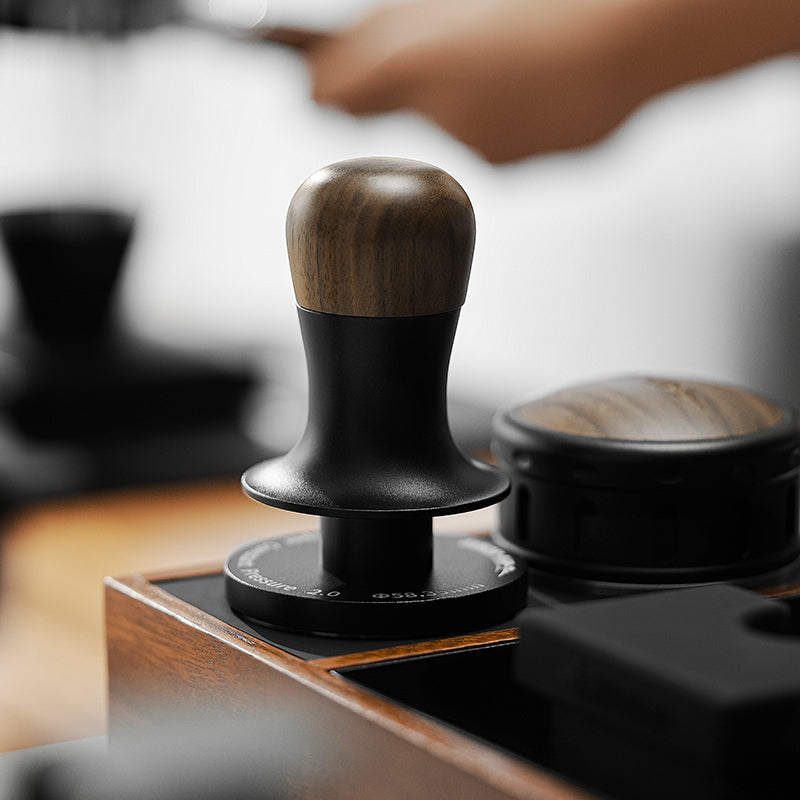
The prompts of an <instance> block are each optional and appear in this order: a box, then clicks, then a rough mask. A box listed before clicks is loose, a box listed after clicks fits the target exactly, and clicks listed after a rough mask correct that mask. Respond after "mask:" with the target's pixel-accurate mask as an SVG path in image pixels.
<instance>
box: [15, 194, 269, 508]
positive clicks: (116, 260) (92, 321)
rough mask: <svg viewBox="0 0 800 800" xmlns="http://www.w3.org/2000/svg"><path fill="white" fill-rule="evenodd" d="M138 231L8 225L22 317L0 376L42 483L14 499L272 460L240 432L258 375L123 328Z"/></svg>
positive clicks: (66, 213) (234, 469)
mask: <svg viewBox="0 0 800 800" xmlns="http://www.w3.org/2000/svg"><path fill="white" fill-rule="evenodd" d="M134 227H135V225H134V220H133V218H132V217H131V216H129V215H126V214H123V213H120V212H118V211H114V210H109V209H104V208H91V207H74V208H73V207H68V208H50V209H41V208H37V209H25V210H18V211H13V212H9V213H6V214H4V215H3V216H2V217H0V232H2V236H3V240H4V243H5V246H6V250H7V253H8V257H9V262H10V270H11V273H12V274H13V275H14V276H15V279H16V282H17V284H18V287H19V290H20V297H21V301H22V312H23V324H22V326H21V327H22V330H20V331H18V332H16V333H15V334H14V335H13V336H11V337H10V338H9V341H8V342H7V344H6V348H5V350H6V362H7V363H6V364H5V367H6V368H5V369H4V370H0V384H2V389H3V394H4V397H3V414H4V417H5V422H6V425H7V426H8V427H9V428H10V430H11V432H12V434H13V435H14V436H17V437H21V441H22V443H23V445H28V447H29V449H30V450H35V451H36V452H37V459H38V460H37V464H39V466H38V467H37V468H36V469H34V470H33V472H36V473H37V475H38V477H37V476H36V475H35V476H33V479H34V481H38V482H39V485H38V486H30V485H21V484H19V482H18V485H17V486H16V487H15V489H14V491H16V493H17V494H20V495H23V496H25V498H26V499H29V497H30V495H34V496H35V495H37V494H44V495H48V494H52V493H57V492H59V491H65V490H69V491H75V490H76V489H94V488H105V487H109V486H116V485H130V484H136V483H150V482H157V481H164V480H175V479H194V478H203V477H214V476H218V475H227V474H231V475H234V474H237V473H239V472H240V471H241V469H243V468H244V467H245V466H247V465H248V464H249V463H251V462H252V459H253V458H254V457H255V458H259V457H261V456H263V454H264V450H263V448H262V447H258V446H256V445H255V444H254V443H253V442H252V441H251V440H250V439H249V438H248V437H246V436H245V434H244V433H243V432H242V430H241V426H240V421H241V420H240V417H241V413H242V406H243V403H244V401H245V399H246V398H247V396H248V394H249V392H250V391H251V390H252V389H253V388H254V386H255V382H256V381H255V377H254V375H253V371H252V370H251V369H250V368H249V367H247V366H242V365H234V364H229V363H224V362H221V361H220V360H216V361H213V360H211V359H210V358H201V357H200V356H195V355H188V354H185V353H179V352H174V351H171V350H169V349H167V348H165V347H160V346H156V345H152V344H147V343H144V342H141V341H137V340H135V339H133V338H132V337H131V336H129V335H126V334H125V333H124V332H123V331H121V330H120V329H119V326H118V325H117V324H116V321H115V315H114V306H115V297H116V287H117V285H118V283H119V278H120V275H121V273H122V271H123V267H124V261H125V256H126V254H127V251H128V247H129V244H130V241H131V238H132V235H133V232H134ZM0 433H1V432H0ZM48 448H50V449H51V451H52V454H53V458H51V459H50V461H51V462H52V463H51V466H52V464H54V463H55V462H56V461H58V462H59V463H60V464H62V466H61V467H60V468H59V469H60V470H61V472H62V473H63V472H64V471H69V470H72V472H73V473H74V474H73V475H72V476H63V475H62V476H60V477H59V476H58V475H57V473H58V471H59V469H53V470H48V469H47V468H45V469H42V468H41V462H46V461H47V452H48ZM65 454H67V455H71V456H76V455H77V456H78V458H77V459H76V458H74V457H73V458H65ZM18 460H19V461H20V466H22V465H24V462H25V454H24V453H23V454H22V455H21V457H20V458H19V459H18ZM13 471H15V472H16V473H17V477H19V470H13ZM22 471H23V472H24V470H22ZM77 472H80V475H77V474H76V473H77ZM51 473H53V474H52V475H51ZM48 476H49V477H48ZM50 478H52V480H49V479H50ZM48 480H49V484H48ZM22 483H23V484H24V483H25V482H24V481H23V482H22ZM12 493H13V492H12Z"/></svg>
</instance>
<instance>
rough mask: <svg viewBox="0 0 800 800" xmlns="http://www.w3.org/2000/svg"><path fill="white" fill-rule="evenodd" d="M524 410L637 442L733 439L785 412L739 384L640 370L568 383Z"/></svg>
mask: <svg viewBox="0 0 800 800" xmlns="http://www.w3.org/2000/svg"><path fill="white" fill-rule="evenodd" d="M518 413H519V415H520V416H521V417H522V418H523V419H524V420H526V421H528V422H532V423H533V424H535V425H539V426H541V427H544V428H548V429H549V430H554V431H560V432H561V433H569V434H575V435H578V436H590V437H593V438H598V439H619V440H624V441H635V442H692V441H704V440H714V439H717V440H719V439H733V438H736V437H739V436H747V435H749V434H755V433H760V432H763V431H767V430H770V429H771V428H774V427H776V426H777V425H779V424H780V423H781V422H782V421H783V419H784V418H785V414H784V411H783V409H782V408H781V407H780V406H779V405H778V404H777V403H774V402H773V401H772V400H769V399H767V398H765V397H761V396H760V395H757V394H753V393H752V392H749V391H747V390H745V389H741V388H738V387H735V386H726V385H724V384H717V383H707V382H699V381H687V380H668V379H665V378H654V377H648V376H639V375H631V376H626V377H621V378H617V379H613V380H607V381H600V382H597V383H587V384H581V385H579V386H573V387H570V388H568V389H563V390H561V391H557V392H554V393H553V394H549V395H547V396H545V397H543V398H541V399H539V400H536V401H533V402H531V403H527V404H526V405H524V406H521V407H520V408H519V409H518Z"/></svg>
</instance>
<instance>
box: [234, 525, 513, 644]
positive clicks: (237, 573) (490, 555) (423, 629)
mask: <svg viewBox="0 0 800 800" xmlns="http://www.w3.org/2000/svg"><path fill="white" fill-rule="evenodd" d="M433 543H434V544H433V570H432V571H431V573H430V575H428V576H420V575H419V574H418V573H416V572H413V571H412V572H411V573H410V574H409V575H408V576H404V575H402V574H400V573H399V574H397V575H395V576H391V577H388V576H380V575H376V576H375V578H374V580H370V581H367V582H359V581H355V582H354V581H346V580H342V578H339V577H337V576H336V575H333V574H331V573H330V572H327V571H325V570H323V569H322V568H321V566H320V536H319V534H318V533H297V534H290V535H288V536H283V537H280V538H275V539H263V540H261V541H257V542H252V543H250V544H248V545H244V546H243V547H240V548H239V549H238V550H236V551H235V552H234V553H233V554H232V555H231V556H230V558H229V559H228V562H227V564H226V566H225V581H226V593H227V599H228V602H229V604H230V605H231V607H232V608H233V609H234V610H235V611H237V612H238V613H240V614H242V615H243V616H245V617H249V618H251V619H253V620H255V621H257V622H260V623H262V624H265V625H270V626H273V627H277V628H283V629H290V630H299V631H303V632H305V633H317V634H328V635H334V636H346V637H354V638H383V637H412V636H413V637H417V636H438V635H451V634H455V633H460V632H467V631H472V630H479V629H480V628H484V627H487V626H490V625H495V624H499V623H501V622H503V621H504V620H506V619H510V618H511V617H512V616H513V615H514V614H515V613H516V612H517V611H519V610H520V609H521V608H522V607H523V606H524V604H525V599H526V591H527V578H526V569H525V566H524V564H523V563H522V562H521V561H519V560H517V559H516V558H514V557H513V556H511V555H509V554H508V553H507V552H505V551H504V550H502V549H501V548H499V547H497V546H496V545H495V544H493V543H492V542H490V541H489V540H488V539H484V538H480V537H474V536H469V537H454V536H441V535H440V536H434V537H433Z"/></svg>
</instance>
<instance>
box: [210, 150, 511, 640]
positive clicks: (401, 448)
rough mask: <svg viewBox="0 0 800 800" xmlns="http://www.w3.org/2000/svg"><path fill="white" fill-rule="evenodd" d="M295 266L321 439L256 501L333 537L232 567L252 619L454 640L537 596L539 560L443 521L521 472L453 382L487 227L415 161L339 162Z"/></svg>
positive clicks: (306, 199) (268, 542) (267, 551)
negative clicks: (455, 426)
mask: <svg viewBox="0 0 800 800" xmlns="http://www.w3.org/2000/svg"><path fill="white" fill-rule="evenodd" d="M286 231H287V242H288V250H289V261H290V266H291V272H292V280H293V283H294V289H295V295H296V298H297V304H298V314H299V318H300V327H301V331H302V336H303V342H304V347H305V353H306V360H307V367H308V391H309V412H308V420H307V425H306V429H305V432H304V434H303V435H302V437H301V438H300V441H299V442H298V443H297V444H296V445H295V447H294V448H293V449H292V450H291V451H290V452H289V453H288V454H286V455H285V456H283V457H281V458H277V459H272V460H269V461H266V462H263V463H260V464H257V465H256V466H254V467H252V468H250V469H249V470H247V471H246V472H245V474H244V476H243V478H242V483H243V487H244V490H245V492H246V494H247V495H249V496H250V497H251V498H253V499H255V500H257V501H259V502H262V503H265V504H267V505H270V506H275V507H278V508H283V509H288V510H291V511H299V512H302V513H307V514H313V515H316V516H318V517H320V526H319V531H315V532H307V533H300V534H295V535H289V536H284V537H282V538H277V539H273V538H270V539H264V540H263V541H259V542H254V543H250V544H247V545H244V546H242V547H241V548H239V549H238V550H237V551H236V552H234V553H233V554H232V555H231V556H230V558H229V560H228V562H227V564H226V568H225V579H226V591H227V597H228V601H229V603H230V605H231V606H232V608H233V609H234V610H235V611H237V612H238V613H240V614H242V615H244V616H246V617H249V618H251V619H254V620H256V621H258V622H262V623H265V624H267V625H272V626H277V627H280V628H288V629H293V630H300V631H305V632H313V633H321V634H330V635H340V636H371V637H383V636H386V637H392V636H416V635H426V636H427V635H438V634H443V635H446V634H448V633H451V632H459V631H465V630H473V629H477V628H481V627H485V626H488V625H493V624H496V623H500V622H502V621H503V620H505V619H508V618H510V617H511V616H512V615H513V614H514V613H515V612H516V611H517V610H518V609H519V608H521V607H522V605H523V604H524V602H525V592H526V589H525V584H526V581H525V566H524V564H523V563H522V561H518V560H517V559H515V558H514V557H513V556H511V555H509V554H508V553H507V552H506V551H504V550H503V549H502V548H500V547H498V546H497V545H495V544H493V543H492V542H490V541H489V540H487V539H483V538H480V537H453V536H433V533H432V518H433V517H434V516H438V515H445V514H454V513H459V512H465V511H470V510H472V509H477V508H480V507H483V506H487V505H490V504H492V503H495V502H497V501H498V500H500V499H501V498H502V497H504V496H505V495H506V494H507V492H508V487H509V485H508V480H507V478H506V476H505V475H504V474H503V473H502V472H500V471H499V470H497V469H496V468H494V467H492V466H489V465H488V464H485V463H482V462H480V461H477V460H475V459H472V458H469V457H467V456H466V455H464V454H463V453H462V452H461V451H460V450H459V448H458V447H457V446H456V445H455V443H454V441H453V439H452V436H451V433H450V429H449V425H448V420H447V402H446V385H447V372H448V364H449V358H450V351H451V348H452V343H453V338H454V335H455V330H456V324H457V320H458V315H459V310H460V307H461V305H462V304H463V302H464V299H465V295H466V289H467V282H468V278H469V271H470V267H471V260H472V250H473V246H474V238H475V221H474V214H473V211H472V206H471V204H470V201H469V199H468V197H467V196H466V194H465V193H464V190H463V189H462V188H461V186H460V185H459V184H458V183H456V181H455V180H453V178H451V177H450V176H449V175H447V174H446V173H445V172H443V171H441V170H439V169H437V168H435V167H432V166H430V165H428V164H423V163H420V162H416V161H409V160H404V159H385V158H369V159H355V160H350V161H344V162H340V163H337V164H333V165H331V166H328V167H326V168H323V169H321V170H319V171H318V172H316V173H315V174H314V175H312V176H311V177H310V178H308V180H307V181H305V183H303V185H302V186H301V187H300V188H299V189H298V191H297V192H296V194H295V196H294V198H293V199H292V201H291V204H290V207H289V211H288V215H287V222H286Z"/></svg>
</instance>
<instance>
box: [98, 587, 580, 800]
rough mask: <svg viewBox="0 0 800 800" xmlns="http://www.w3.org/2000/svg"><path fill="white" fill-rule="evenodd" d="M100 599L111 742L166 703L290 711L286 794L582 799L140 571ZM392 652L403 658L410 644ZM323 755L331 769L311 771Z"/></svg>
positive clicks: (264, 716) (145, 724) (247, 713)
mask: <svg viewBox="0 0 800 800" xmlns="http://www.w3.org/2000/svg"><path fill="white" fill-rule="evenodd" d="M106 596H107V597H106V602H107V633H108V669H109V709H110V717H109V729H110V735H111V745H112V747H113V746H114V742H115V739H116V738H117V737H122V736H124V735H125V734H130V733H139V734H140V735H141V734H144V735H147V732H148V731H150V732H152V733H155V728H156V727H157V726H158V724H159V722H160V720H162V719H163V717H164V714H165V713H166V712H169V711H174V712H176V713H181V712H184V711H185V712H187V713H191V712H192V711H196V710H197V709H198V708H199V709H203V708H210V709H213V710H214V711H215V712H219V713H227V714H232V715H241V718H242V719H245V718H251V717H252V716H253V715H256V717H257V718H258V719H260V720H262V722H263V726H264V732H265V735H266V733H267V732H269V731H270V730H272V728H271V727H270V726H271V724H272V722H273V721H274V720H276V719H278V720H280V719H285V717H284V716H282V715H283V714H284V713H285V712H286V711H287V710H289V711H290V712H291V716H292V718H293V720H294V726H295V727H294V728H293V730H294V733H295V734H297V733H298V729H297V727H296V725H298V724H299V725H300V726H301V728H300V730H299V733H300V735H301V739H302V742H303V745H302V747H303V753H302V759H301V765H302V766H301V767H300V770H299V773H298V774H297V775H296V776H295V781H294V786H295V791H294V792H293V793H292V794H291V797H293V798H294V797H296V798H316V797H322V796H324V797H326V798H333V799H334V800H335V798H353V797H358V798H364V800H371V798H380V799H381V800H392V799H393V798H398V799H399V798H403V800H405V798H409V797H413V798H415V800H428V799H430V800H434V798H435V799H436V800H439V799H440V798H442V797H458V798H459V799H460V800H462V799H463V800H509V799H510V798H528V799H529V800H588V798H589V797H590V796H589V795H587V794H585V793H583V792H580V791H578V790H576V789H575V788H573V787H571V786H569V785H567V784H566V783H564V782H563V781H561V780H559V779H558V778H556V777H554V776H552V775H549V774H547V773H546V772H543V771H540V770H538V769H535V768H534V767H532V766H528V765H526V764H523V763H522V762H520V761H518V760H516V759H514V758H511V757H509V756H507V755H505V754H503V753H501V752H499V751H497V750H494V749H492V748H490V747H488V746H485V745H483V744H481V743H479V742H477V741H474V740H472V739H470V738H468V737H466V736H463V735H462V734H460V733H458V732H457V731H454V730H453V729H451V728H448V727H447V726H444V725H440V724H438V723H437V722H435V721H434V720H432V719H430V718H427V717H425V716H423V715H420V714H417V713H415V712H414V711H412V710H410V709H407V708H404V707H402V706H399V705H397V704H395V703H392V702H390V701H388V700H384V699H382V698H380V697H378V696H376V695H374V694H372V693H370V692H368V691H366V690H364V689H361V688H360V687H358V686H355V685H353V684H351V683H349V682H347V681H345V680H344V679H342V678H340V677H339V676H337V675H336V674H333V673H331V672H330V671H329V667H330V666H331V664H326V663H325V661H324V660H320V663H315V662H314V661H303V660H301V659H299V658H296V657H294V656H291V655H289V654H287V653H284V652H283V651H281V650H279V649H277V648H274V647H272V646H270V645H268V644H266V643H264V642H262V641H260V640H258V639H255V638H253V637H251V636H249V635H247V634H245V633H242V632H240V631H237V630H234V629H233V628H230V627H229V626H228V625H226V624H224V623H222V622H220V621H219V620H216V619H214V618H213V617H210V616H209V615H207V614H205V613H204V612H201V611H199V610H197V609H195V608H193V607H192V606H190V605H189V604H186V603H184V602H183V601H181V600H178V599H177V598H175V597H173V596H171V595H169V594H168V593H166V592H164V591H163V590H161V589H159V588H158V587H157V586H154V585H153V584H151V583H150V582H148V581H147V580H146V579H144V578H142V577H141V576H133V577H129V578H124V579H120V580H114V579H108V580H107V581H106ZM498 637H499V640H500V641H505V640H507V639H508V632H507V631H504V632H499V634H498ZM469 644H470V643H469V642H467V641H466V640H463V641H459V642H457V644H456V645H455V646H461V647H464V646H469ZM443 647H447V643H446V640H445V642H443ZM395 650H396V652H394V653H393V657H394V658H400V657H403V656H404V655H405V656H411V655H414V654H415V653H416V652H417V651H418V650H419V648H415V647H413V646H412V647H409V648H407V649H406V652H405V653H402V652H399V650H400V649H399V648H396V649H395ZM423 652H427V651H426V650H425V648H424V646H423ZM369 659H370V654H369V653H366V654H365V661H367V662H369ZM352 661H353V659H348V663H352ZM302 726H306V727H305V728H303V727H302ZM317 747H319V748H320V749H319V750H317V749H315V748H317ZM320 764H328V765H330V764H333V765H336V768H335V770H329V771H326V772H325V773H324V774H320V771H321V767H320ZM321 781H322V783H321Z"/></svg>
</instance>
